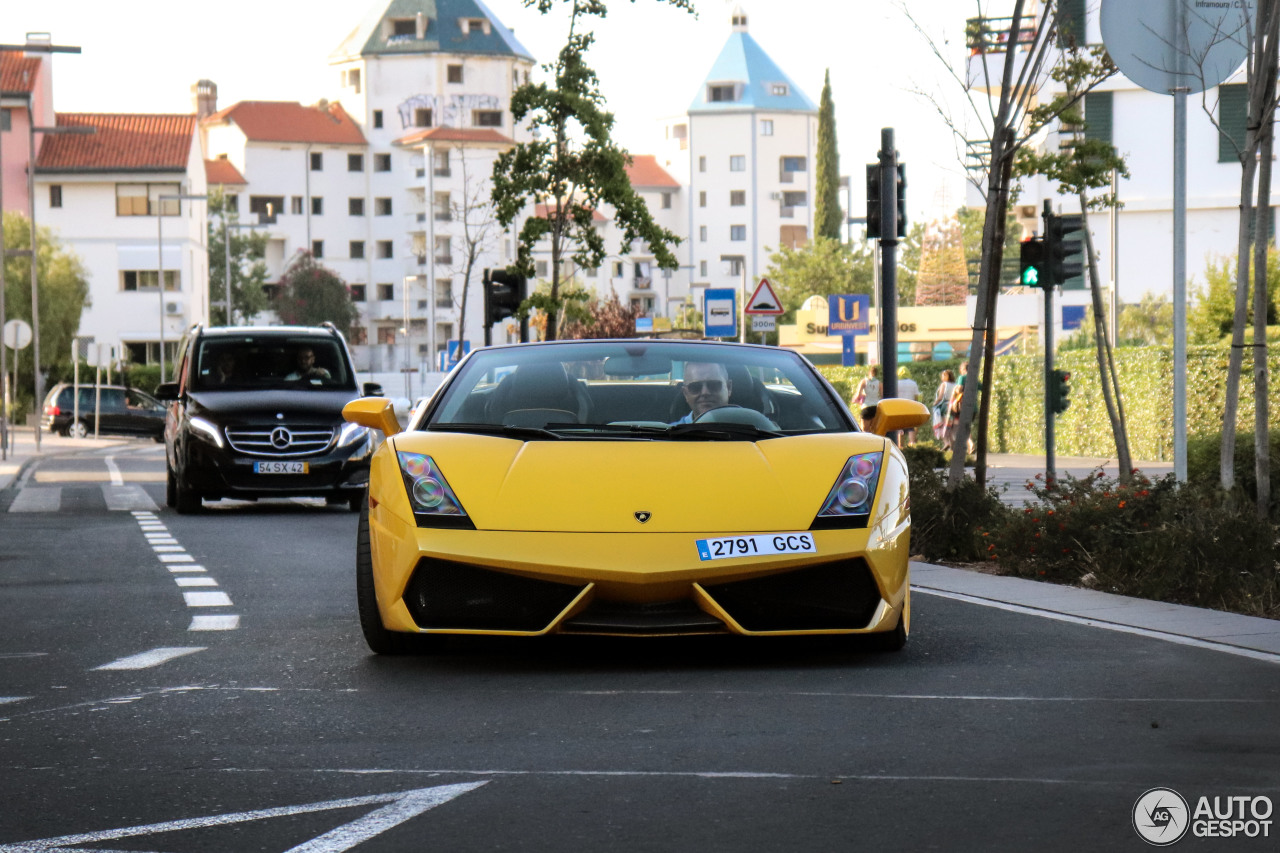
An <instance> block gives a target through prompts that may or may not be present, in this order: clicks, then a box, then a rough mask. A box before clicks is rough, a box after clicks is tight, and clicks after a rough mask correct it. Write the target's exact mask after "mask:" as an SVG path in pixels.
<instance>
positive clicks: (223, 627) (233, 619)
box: [187, 613, 240, 631]
mask: <svg viewBox="0 0 1280 853" xmlns="http://www.w3.org/2000/svg"><path fill="white" fill-rule="evenodd" d="M239 627H240V617H239V616H236V615H235V614H234V613H228V614H226V615H225V616H192V617H191V625H190V626H188V627H187V630H188V631H234V630H235V629H236V628H239Z"/></svg>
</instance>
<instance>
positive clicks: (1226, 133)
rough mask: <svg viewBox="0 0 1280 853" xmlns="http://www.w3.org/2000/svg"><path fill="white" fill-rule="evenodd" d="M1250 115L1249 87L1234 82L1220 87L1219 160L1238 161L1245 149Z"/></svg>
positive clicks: (1222, 161)
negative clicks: (1246, 126) (1246, 125)
mask: <svg viewBox="0 0 1280 853" xmlns="http://www.w3.org/2000/svg"><path fill="white" fill-rule="evenodd" d="M1248 115H1249V87H1248V85H1247V84H1245V83H1234V84H1232V85H1230V86H1219V87H1218V162H1219V163H1238V162H1240V152H1241V151H1243V150H1244V138H1245V130H1246V128H1245V124H1246V122H1247V121H1248Z"/></svg>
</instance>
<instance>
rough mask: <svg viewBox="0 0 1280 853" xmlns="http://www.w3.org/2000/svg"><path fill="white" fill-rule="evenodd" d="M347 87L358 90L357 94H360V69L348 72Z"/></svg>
mask: <svg viewBox="0 0 1280 853" xmlns="http://www.w3.org/2000/svg"><path fill="white" fill-rule="evenodd" d="M347 85H348V86H350V87H351V88H352V89H355V90H356V94H357V95H358V94H360V69H359V68H352V69H351V70H350V71H348V72H347Z"/></svg>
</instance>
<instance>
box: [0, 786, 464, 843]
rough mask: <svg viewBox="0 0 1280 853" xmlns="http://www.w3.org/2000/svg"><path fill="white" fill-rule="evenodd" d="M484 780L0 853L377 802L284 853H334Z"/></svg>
mask: <svg viewBox="0 0 1280 853" xmlns="http://www.w3.org/2000/svg"><path fill="white" fill-rule="evenodd" d="M484 784H486V783H485V782H463V783H461V784H458V785H437V786H435V787H432V788H417V789H415V790H412V791H397V792H396V793H394V794H375V795H374V796H371V797H350V798H348V799H345V800H329V801H327V802H323V803H306V804H304V805H299V806H282V807H279V808H272V809H259V810H257V811H251V812H236V813H234V814H220V815H209V816H207V817H193V818H187V819H185V820H169V821H165V822H164V823H151V824H145V825H143V826H126V827H123V828H121V829H104V830H101V831H99V832H85V833H81V834H79V835H62V836H59V837H57V838H40V839H37V840H35V841H23V842H19V843H17V844H0V853H36V851H39V853H87V852H88V853H91V851H92V850H94V848H92V847H82V846H81V845H83V844H101V843H102V842H104V841H115V840H116V839H119V838H135V837H137V836H142V835H157V834H159V833H162V832H176V831H179V830H189V829H201V828H203V827H206V826H226V825H227V824H232V823H247V822H249V821H255V820H266V819H267V818H273V817H287V816H289V815H297V814H309V813H312V812H323V811H330V810H333V809H349V808H354V807H357V806H382V808H378V809H374V810H373V811H371V812H369V813H367V814H366V815H364V816H363V817H359V818H356V819H355V820H353V821H351V822H350V823H345V824H343V825H342V826H338V827H335V828H334V829H331V830H330V831H328V832H326V833H324V834H323V835H320V836H318V837H316V838H313V839H311V840H310V841H306V842H304V843H302V844H300V845H297V846H295V847H293V848H292V850H290V851H286V853H294V851H296V853H304V851H305V853H320V851H324V853H338V852H339V851H343V850H350V849H351V848H352V847H355V846H356V845H357V844H359V843H361V842H363V841H367V840H369V839H370V838H373V837H374V836H376V835H381V834H382V833H384V832H386V831H387V830H388V829H391V828H392V827H394V826H399V825H400V824H402V823H404V822H405V821H407V820H409V819H411V818H415V817H417V816H418V815H420V814H422V813H423V812H425V811H427V810H429V809H433V808H435V807H436V806H438V805H442V804H443V803H447V802H449V801H450V800H452V799H453V798H454V797H458V796H461V795H462V794H465V793H467V792H468V791H473V790H475V789H476V788H479V787H480V786H481V785H484Z"/></svg>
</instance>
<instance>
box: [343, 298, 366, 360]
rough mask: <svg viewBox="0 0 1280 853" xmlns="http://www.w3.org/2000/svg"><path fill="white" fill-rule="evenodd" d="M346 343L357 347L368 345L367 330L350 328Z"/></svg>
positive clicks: (358, 327)
mask: <svg viewBox="0 0 1280 853" xmlns="http://www.w3.org/2000/svg"><path fill="white" fill-rule="evenodd" d="M363 286H364V285H361V287H363ZM347 343H349V344H351V345H352V346H357V347H360V346H364V345H365V344H367V343H369V330H368V329H366V328H365V327H364V326H352V327H351V329H350V330H349V331H348V332H347Z"/></svg>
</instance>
